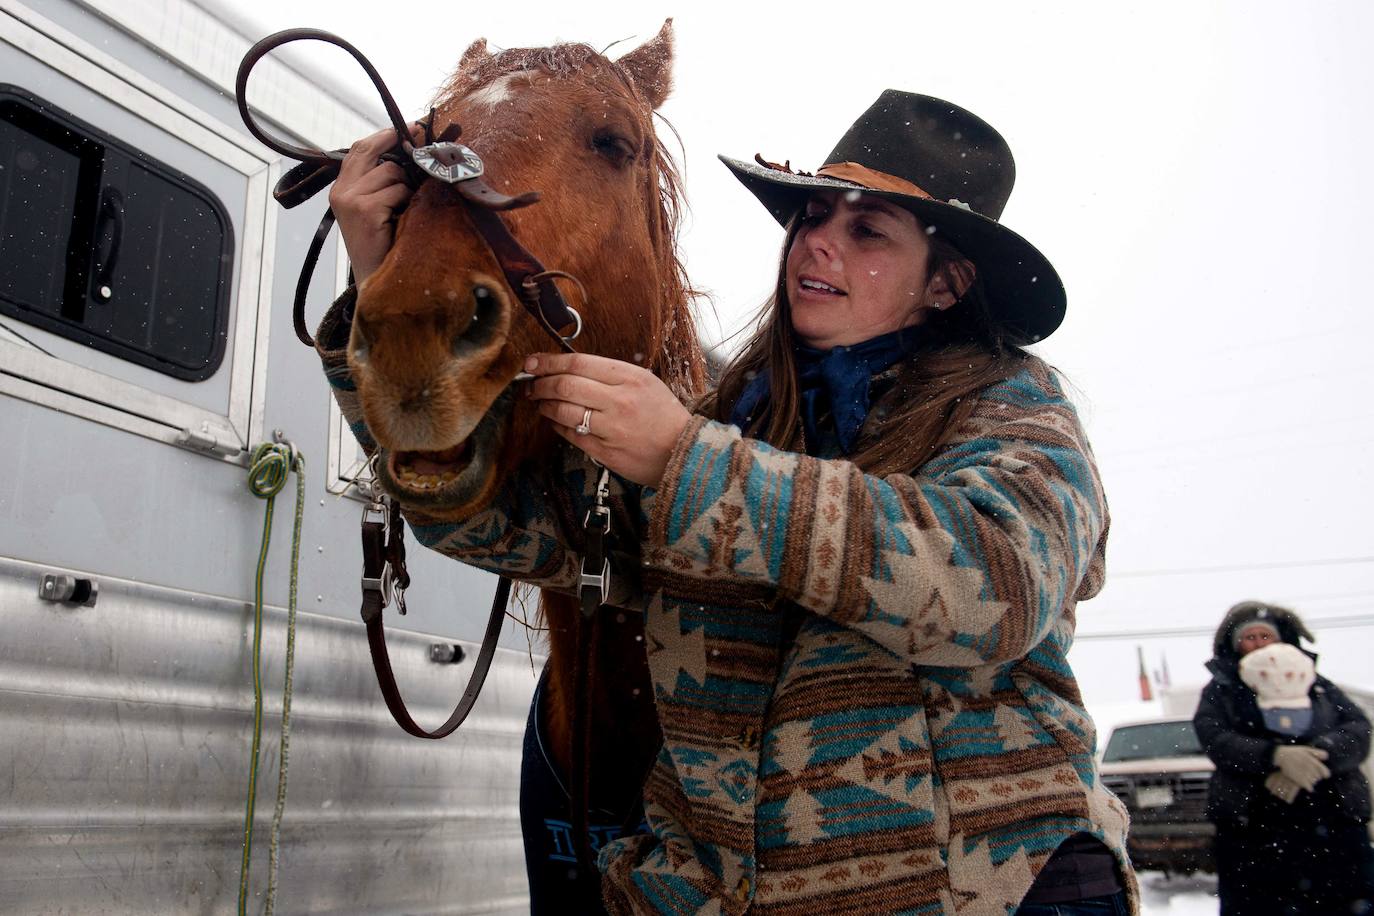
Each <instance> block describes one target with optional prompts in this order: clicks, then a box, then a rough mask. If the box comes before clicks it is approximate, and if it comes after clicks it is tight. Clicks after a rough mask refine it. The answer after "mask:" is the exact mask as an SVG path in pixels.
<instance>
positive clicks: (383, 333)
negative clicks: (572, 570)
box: [349, 20, 704, 802]
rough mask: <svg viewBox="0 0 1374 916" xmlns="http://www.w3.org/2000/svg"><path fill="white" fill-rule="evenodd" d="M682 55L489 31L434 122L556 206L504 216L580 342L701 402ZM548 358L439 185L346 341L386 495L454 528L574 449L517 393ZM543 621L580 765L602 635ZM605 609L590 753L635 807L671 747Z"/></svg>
mask: <svg viewBox="0 0 1374 916" xmlns="http://www.w3.org/2000/svg"><path fill="white" fill-rule="evenodd" d="M671 63H672V33H671V20H669V21H668V22H667V23H665V24H664V26H663V29H662V31H660V32H659V34H658V35H657V36H656V37H655V38H653V39H652V40H650V41H648V42H647V43H645V44H643V45H642V46H640V47H639V48H637V49H635V50H634V51H631V52H630V53H629V54H627V55H625V56H623V57H621V58H619V59H618V60H611V59H609V58H607V57H604V56H603V55H601V54H599V53H597V52H596V51H594V50H593V49H592V48H590V47H588V46H586V45H581V44H565V45H557V46H554V47H549V48H538V49H512V50H506V51H502V52H499V53H496V54H492V53H490V52H488V50H487V46H486V42H485V41H484V40H479V41H477V42H475V43H474V44H473V45H472V46H471V47H469V48H468V49H467V51H466V52H465V53H464V54H463V57H462V60H461V62H460V63H459V66H458V70H457V72H456V73H455V74H454V76H453V77H452V78H451V80H450V81H449V82H448V84H447V85H446V86H445V87H444V88H443V90H442V91H441V93H440V97H439V99H438V100H437V102H436V105H435V108H436V115H435V119H434V122H435V123H434V125H433V126H434V130H435V133H440V132H441V131H442V129H443V128H444V127H445V126H447V125H448V124H450V123H457V124H459V125H461V127H462V142H463V143H465V144H466V145H468V146H470V147H472V148H473V149H474V150H476V151H477V153H478V154H479V155H481V156H482V158H483V159H484V161H485V164H486V175H485V180H486V181H487V183H488V184H489V185H490V186H491V187H493V188H494V189H496V190H498V191H501V192H502V193H507V194H512V195H514V194H521V193H523V192H526V191H531V190H538V191H539V192H540V194H541V195H542V196H541V199H540V202H539V203H537V204H535V205H533V206H529V207H525V208H523V209H520V210H515V211H511V212H508V213H505V214H503V215H502V218H503V219H505V220H506V221H507V225H508V226H509V228H510V231H511V233H512V235H514V236H515V237H516V238H517V239H518V240H519V241H520V243H521V244H523V245H524V247H525V248H526V249H528V250H529V251H531V252H533V253H534V254H535V255H536V256H537V257H538V258H539V259H540V260H542V261H543V262H544V264H545V265H547V266H548V267H550V268H555V269H557V270H561V271H566V272H568V273H570V274H572V275H574V276H576V277H577V278H578V279H579V280H580V281H581V284H582V286H583V287H584V288H585V294H586V298H585V301H583V300H582V299H581V297H580V296H579V295H578V294H577V293H576V291H575V290H574V289H572V288H571V287H567V286H565V291H566V292H568V295H569V299H570V301H571V302H572V304H573V305H574V307H576V308H577V309H578V310H579V311H580V312H581V313H582V318H583V322H584V326H583V331H582V333H581V335H580V336H579V337H578V338H577V339H576V341H575V346H576V347H577V348H578V349H579V350H581V351H584V352H588V353H595V354H599V355H602V356H609V357H616V358H619V359H624V360H634V361H638V362H640V364H641V365H645V366H646V367H647V368H649V369H651V370H652V371H654V372H656V373H657V374H658V375H659V376H660V377H661V378H663V379H664V380H665V381H666V382H667V383H668V384H669V385H670V386H671V387H673V389H674V390H675V391H676V392H678V393H679V395H680V396H681V397H683V398H684V399H686V398H690V397H692V396H695V395H696V394H698V393H700V391H701V389H702V386H703V383H704V361H703V358H702V353H701V349H700V346H699V343H698V341H697V337H696V331H695V327H694V323H693V319H692V314H691V311H690V308H689V299H690V295H691V293H690V289H689V287H688V284H687V281H686V278H685V275H684V272H683V268H682V265H681V263H680V261H679V260H678V257H677V253H676V237H675V233H676V223H677V216H678V212H679V206H680V191H679V183H678V176H677V172H676V170H675V167H674V165H673V163H672V160H671V159H670V157H669V156H668V154H667V153H666V151H665V150H664V149H663V147H662V144H661V143H660V142H659V139H658V137H657V136H656V134H655V131H654V128H653V122H652V118H653V114H654V110H655V109H656V108H657V107H658V106H659V105H660V104H661V103H662V102H663V100H664V98H665V97H666V96H667V94H668V90H669V85H670V81H671V76H670V68H671ZM552 347H553V342H552V341H551V340H550V339H549V337H548V336H547V334H546V332H545V331H544V329H542V328H541V327H540V326H539V325H538V324H537V322H536V321H535V320H534V319H533V318H532V317H531V316H530V315H528V314H527V313H526V312H525V310H524V309H523V308H522V307H521V306H520V304H519V302H518V301H517V299H516V294H515V292H514V291H513V290H511V289H510V288H509V286H508V285H507V284H506V282H505V281H504V280H503V279H502V272H501V270H500V267H499V265H498V263H497V262H496V261H495V259H494V258H493V256H492V254H491V252H490V251H489V250H488V247H487V245H486V244H485V243H484V242H483V239H482V237H481V236H480V235H478V234H477V232H476V230H475V229H474V227H473V226H472V224H471V222H470V221H469V218H468V216H467V212H466V210H465V208H464V206H463V205H462V204H461V203H460V202H459V200H458V198H457V195H456V194H455V192H454V189H453V188H452V187H450V186H448V185H445V184H442V183H440V182H433V181H431V182H426V183H424V184H423V185H422V186H421V187H420V188H419V190H418V191H417V192H416V194H415V195H414V197H413V199H412V200H411V202H410V204H409V206H408V207H407V209H406V210H405V212H404V213H403V214H402V216H401V217H400V219H399V222H398V224H397V227H396V239H395V243H394V246H393V247H392V249H391V252H390V254H389V255H388V256H387V258H386V260H385V262H384V263H383V264H382V266H381V268H380V269H379V270H378V271H377V272H376V273H375V274H374V275H373V276H372V277H370V278H369V279H368V281H367V282H366V283H365V284H364V285H363V286H362V288H361V289H360V290H359V296H358V302H357V311H356V316H355V319H354V328H353V337H352V340H351V341H350V357H349V361H350V367H351V369H352V372H353V377H354V379H355V381H356V384H357V389H358V394H359V397H360V400H361V404H362V407H363V411H364V415H365V417H366V420H367V424H368V427H369V429H370V431H371V432H372V434H373V436H374V438H375V439H376V441H377V443H378V445H379V446H380V448H381V450H382V452H383V455H382V460H381V461H379V462H378V467H379V476H380V478H381V481H382V485H383V486H384V488H385V489H387V490H388V491H389V492H390V493H391V494H392V495H393V496H394V497H396V498H397V499H398V500H399V501H400V502H401V503H402V504H403V505H407V506H411V507H415V508H418V509H419V510H421V511H422V512H423V513H424V514H425V515H427V516H429V517H430V518H433V519H439V520H447V521H459V520H463V519H466V518H468V517H471V516H472V515H473V514H474V513H476V512H478V511H480V510H482V509H483V508H484V507H485V506H486V505H487V504H488V503H489V502H490V501H491V499H492V497H493V494H495V493H496V492H497V491H498V490H499V488H500V487H501V486H502V484H503V482H505V481H506V480H507V479H508V476H509V475H510V474H511V473H512V472H513V471H515V470H516V469H517V468H519V467H520V466H521V465H522V464H524V463H526V462H528V461H532V460H538V461H545V462H547V461H548V456H549V455H550V454H551V451H552V450H553V449H555V448H563V447H566V446H565V445H564V444H563V443H562V442H561V440H559V439H558V438H557V436H556V435H554V434H553V433H552V431H551V430H550V429H549V428H548V426H547V424H545V423H543V422H542V421H541V418H540V417H539V415H538V414H537V413H536V412H535V410H534V408H533V403H534V402H532V401H528V400H527V399H525V398H511V397H503V395H504V394H505V393H507V392H508V389H509V388H510V386H511V384H512V381H513V379H514V377H515V375H516V374H517V373H518V372H519V371H520V368H521V366H522V364H523V362H524V360H525V357H527V356H528V355H530V354H532V353H537V352H547V351H548V350H550V349H551V348H552ZM364 349H365V353H364V352H363V351H364ZM542 612H543V618H544V620H545V621H546V622H547V624H548V627H549V663H548V680H547V682H546V687H545V691H546V692H545V698H546V700H545V708H546V710H547V720H546V723H545V727H546V729H547V733H548V736H549V738H550V740H551V743H552V744H553V748H552V749H551V753H552V755H553V757H554V759H555V761H556V762H557V763H558V765H559V766H560V767H561V769H562V770H563V772H564V773H568V772H569V769H570V766H571V760H570V758H571V746H572V736H571V725H570V721H571V718H572V712H571V710H572V691H573V686H572V684H573V667H574V664H575V657H574V656H575V649H574V647H575V645H576V642H577V628H578V627H579V626H580V625H581V626H585V625H587V624H584V623H582V619H581V615H580V614H579V612H578V608H577V603H576V600H575V599H572V598H569V597H567V596H564V595H560V594H556V593H552V592H545V593H544V594H543V595H542ZM601 613H602V618H601V622H600V626H599V628H598V631H597V632H598V634H599V635H598V644H597V645H595V646H594V648H593V651H594V652H595V653H596V656H597V660H596V661H594V662H593V663H592V667H593V670H597V671H599V672H600V673H599V675H598V676H597V677H596V678H595V680H594V682H593V684H592V687H591V709H592V710H593V711H594V712H593V720H592V726H591V727H592V737H591V741H592V746H593V747H594V748H595V747H599V746H604V745H605V744H606V743H607V742H608V739H611V738H612V736H614V740H613V742H611V743H612V745H613V746H614V747H615V748H616V753H615V754H614V755H611V756H607V757H605V758H604V759H603V758H600V757H598V758H596V759H595V761H594V764H593V767H592V774H593V775H592V785H591V795H592V797H608V798H620V799H625V800H626V801H631V802H632V801H633V800H635V798H636V797H637V792H638V784H639V781H640V780H641V779H642V777H643V776H644V774H645V773H646V771H647V769H648V766H649V764H650V762H651V757H652V754H653V753H654V751H655V749H656V748H657V746H658V741H659V732H658V727H657V724H656V721H655V718H654V709H653V698H652V691H651V689H650V684H649V677H648V668H647V663H646V660H645V652H644V647H643V645H642V644H641V639H642V633H643V622H642V618H640V617H639V616H638V615H635V614H625V613H617V612H615V611H614V610H610V611H609V612H608V611H607V610H606V609H603V611H602V612H601ZM627 794H628V795H629V798H626V796H627Z"/></svg>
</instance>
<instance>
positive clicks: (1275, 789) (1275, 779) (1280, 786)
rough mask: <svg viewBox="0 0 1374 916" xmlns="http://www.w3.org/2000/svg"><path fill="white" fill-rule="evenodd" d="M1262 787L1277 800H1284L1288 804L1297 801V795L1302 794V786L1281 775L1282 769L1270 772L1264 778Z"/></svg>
mask: <svg viewBox="0 0 1374 916" xmlns="http://www.w3.org/2000/svg"><path fill="white" fill-rule="evenodd" d="M1264 787H1265V788H1266V789H1268V790H1269V791H1270V793H1272V794H1273V795H1274V796H1275V797H1277V798H1278V799H1279V801H1285V802H1287V803H1288V804H1290V805H1291V804H1293V802H1295V801H1297V800H1298V796H1299V795H1301V794H1302V786H1300V785H1298V784H1297V783H1296V782H1294V781H1293V780H1291V779H1289V778H1288V777H1287V776H1285V775H1283V771H1282V770H1275V771H1274V772H1272V773H1270V774H1269V775H1268V776H1267V777H1266V778H1265V780H1264Z"/></svg>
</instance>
